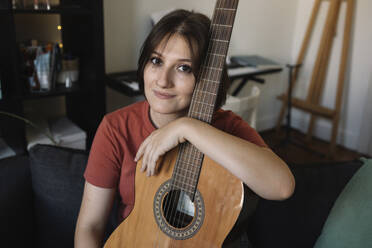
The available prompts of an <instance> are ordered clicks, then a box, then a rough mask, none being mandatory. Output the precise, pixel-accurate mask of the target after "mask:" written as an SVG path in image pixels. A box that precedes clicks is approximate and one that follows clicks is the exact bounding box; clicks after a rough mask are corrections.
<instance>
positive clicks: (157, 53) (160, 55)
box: [152, 51, 192, 63]
mask: <svg viewBox="0 0 372 248" xmlns="http://www.w3.org/2000/svg"><path fill="white" fill-rule="evenodd" d="M152 54H156V55H158V56H159V57H163V55H162V54H161V53H159V52H157V51H153V52H152ZM177 60H178V61H185V62H190V63H191V62H192V60H191V59H186V58H181V59H177Z"/></svg>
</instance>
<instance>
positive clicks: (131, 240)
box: [105, 0, 254, 248]
mask: <svg viewBox="0 0 372 248" xmlns="http://www.w3.org/2000/svg"><path fill="white" fill-rule="evenodd" d="M237 5H238V0H217V3H216V5H215V10H214V14H213V17H212V23H211V27H210V35H211V39H210V42H209V45H208V52H207V55H206V57H205V58H204V60H203V63H202V68H201V70H200V73H199V75H198V79H197V80H198V83H197V84H196V87H195V90H194V93H193V97H192V101H191V105H190V108H189V113H188V116H189V117H192V118H196V119H198V120H201V121H205V122H207V123H210V122H211V120H212V115H213V112H214V109H215V102H216V99H217V93H218V88H219V84H220V81H221V76H222V70H223V67H224V64H225V59H226V54H227V50H228V46H229V42H230V37H231V32H232V27H233V23H234V19H235V14H236V10H237ZM138 163H139V164H137V169H136V176H135V205H134V208H133V210H132V212H131V213H130V215H129V216H128V217H127V218H126V219H125V220H124V221H123V223H121V224H120V225H119V227H118V228H117V229H116V230H115V231H114V232H113V233H112V234H111V236H110V237H109V239H108V240H107V242H106V244H105V247H106V248H109V247H129V248H133V247H140V248H142V247H146V248H147V247H161V248H163V247H183V248H187V247H190V248H191V247H192V248H195V247H203V248H205V247H221V246H222V245H224V244H227V243H229V241H230V240H233V239H234V237H233V236H234V233H238V232H237V231H236V232H231V231H232V229H236V230H238V229H239V225H238V224H239V223H240V222H242V221H237V220H238V218H239V219H240V217H242V215H243V214H242V213H241V212H243V211H241V210H242V208H243V205H244V204H245V203H244V202H247V197H246V196H247V194H245V192H247V191H245V190H244V187H243V183H242V182H241V181H240V180H239V179H238V178H236V177H235V176H234V175H232V174H231V173H230V172H229V171H227V170H226V169H225V168H223V167H222V166H220V165H218V164H216V163H215V162H214V161H212V160H211V159H210V158H208V157H207V156H204V155H203V154H202V153H201V152H200V151H199V150H197V149H196V148H195V147H194V146H193V145H191V144H190V143H188V142H185V143H182V144H180V145H179V146H178V148H176V149H173V150H171V151H170V152H168V153H167V154H166V155H165V156H164V157H163V159H162V162H161V164H159V166H160V168H159V172H158V173H157V174H156V175H154V176H152V177H147V176H146V175H145V173H141V172H140V168H141V161H139V162H138ZM246 189H247V188H246ZM251 195H253V194H251ZM253 199H254V198H253ZM243 209H247V208H245V207H244V208H243ZM239 216H240V217H239Z"/></svg>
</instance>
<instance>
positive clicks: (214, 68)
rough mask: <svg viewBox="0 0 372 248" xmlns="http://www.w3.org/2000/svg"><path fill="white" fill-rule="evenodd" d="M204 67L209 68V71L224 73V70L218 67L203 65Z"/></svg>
mask: <svg viewBox="0 0 372 248" xmlns="http://www.w3.org/2000/svg"><path fill="white" fill-rule="evenodd" d="M202 67H204V68H207V69H212V70H216V71H222V68H218V67H213V66H207V65H203V66H202Z"/></svg>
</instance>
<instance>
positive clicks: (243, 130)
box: [231, 115, 268, 147]
mask: <svg viewBox="0 0 372 248" xmlns="http://www.w3.org/2000/svg"><path fill="white" fill-rule="evenodd" d="M231 124H232V130H231V134H232V135H234V136H237V137H239V138H242V139H245V140H247V141H249V142H251V143H253V144H256V145H258V146H260V147H268V146H267V144H266V143H265V141H264V140H263V139H262V137H261V136H260V135H259V134H258V132H257V131H256V130H255V129H254V128H252V127H251V126H250V125H249V124H248V123H247V122H246V121H244V120H243V119H242V118H241V117H239V116H237V115H236V116H235V117H234V118H233V119H232V120H231Z"/></svg>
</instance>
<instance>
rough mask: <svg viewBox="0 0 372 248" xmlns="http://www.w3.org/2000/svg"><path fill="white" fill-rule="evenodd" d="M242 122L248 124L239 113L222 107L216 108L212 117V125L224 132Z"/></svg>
mask: <svg viewBox="0 0 372 248" xmlns="http://www.w3.org/2000/svg"><path fill="white" fill-rule="evenodd" d="M243 123H244V124H245V125H247V126H249V125H248V123H246V122H245V121H244V120H243V119H242V118H241V117H240V116H239V115H237V114H235V113H234V112H232V111H230V110H223V109H218V110H217V111H216V112H215V113H214V115H213V119H212V125H213V126H215V127H216V128H218V129H221V130H223V131H226V132H229V131H233V129H234V127H235V126H237V125H240V124H243Z"/></svg>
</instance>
